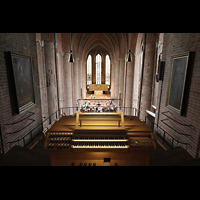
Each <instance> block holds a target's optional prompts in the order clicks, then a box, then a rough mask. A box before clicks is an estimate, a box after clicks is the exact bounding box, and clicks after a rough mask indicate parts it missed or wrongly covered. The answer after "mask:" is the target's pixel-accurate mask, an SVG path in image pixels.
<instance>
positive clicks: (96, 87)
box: [89, 84, 109, 96]
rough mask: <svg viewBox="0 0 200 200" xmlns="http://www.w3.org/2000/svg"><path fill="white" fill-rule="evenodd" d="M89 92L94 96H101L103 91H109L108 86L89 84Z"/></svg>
mask: <svg viewBox="0 0 200 200" xmlns="http://www.w3.org/2000/svg"><path fill="white" fill-rule="evenodd" d="M89 91H90V92H91V91H94V94H95V95H97V96H100V95H102V94H103V91H105V92H107V91H109V85H107V84H90V85H89Z"/></svg>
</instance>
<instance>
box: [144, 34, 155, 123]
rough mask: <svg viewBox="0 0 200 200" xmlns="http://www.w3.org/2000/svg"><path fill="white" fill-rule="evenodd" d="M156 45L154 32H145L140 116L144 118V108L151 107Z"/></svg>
mask: <svg viewBox="0 0 200 200" xmlns="http://www.w3.org/2000/svg"><path fill="white" fill-rule="evenodd" d="M155 47H156V35H155V33H147V34H146V44H145V57H144V74H143V80H142V93H141V106H140V118H141V119H143V120H145V116H146V110H147V109H148V110H150V108H151V93H152V83H153V69H154V55H155Z"/></svg>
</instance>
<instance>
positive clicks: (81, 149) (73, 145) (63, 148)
mask: <svg viewBox="0 0 200 200" xmlns="http://www.w3.org/2000/svg"><path fill="white" fill-rule="evenodd" d="M118 114H119V116H122V114H123V113H121V112H120V113H118ZM80 116H81V113H77V114H76V117H74V116H66V117H62V118H61V119H60V120H59V121H57V122H56V123H55V124H54V125H53V126H52V128H51V129H50V130H49V131H48V133H47V137H46V140H45V150H48V151H49V153H50V160H51V165H64V166H136V165H139V166H141V165H148V163H149V157H150V151H152V150H155V149H156V145H155V140H154V138H153V133H152V132H151V129H149V128H148V127H147V126H146V124H145V123H144V122H141V121H140V120H139V119H138V118H137V117H133V116H132V117H130V116H123V117H122V120H121V123H120V127H119V126H118V124H117V125H116V124H115V121H114V120H113V121H112V120H110V121H109V122H108V121H107V120H108V119H107V118H108V116H110V119H112V117H113V116H116V114H115V115H112V114H110V115H109V114H108V115H107V116H106V117H107V118H106V119H104V120H106V121H107V124H105V122H103V118H102V115H99V113H95V114H94V116H93V117H94V118H96V120H94V121H90V120H89V121H88V123H87V124H86V125H82V126H80V125H79V117H80ZM84 116H85V113H84ZM98 118H99V119H100V121H98ZM88 119H91V115H88ZM96 121H97V122H98V123H96ZM123 123H125V125H124V124H123Z"/></svg>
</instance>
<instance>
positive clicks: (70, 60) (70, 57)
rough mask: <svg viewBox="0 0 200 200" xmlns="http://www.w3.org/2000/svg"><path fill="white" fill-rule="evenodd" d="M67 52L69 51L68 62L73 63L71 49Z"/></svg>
mask: <svg viewBox="0 0 200 200" xmlns="http://www.w3.org/2000/svg"><path fill="white" fill-rule="evenodd" d="M69 53H70V55H69V62H70V63H73V62H74V58H73V53H72V50H70V51H69Z"/></svg>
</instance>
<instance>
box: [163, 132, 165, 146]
mask: <svg viewBox="0 0 200 200" xmlns="http://www.w3.org/2000/svg"><path fill="white" fill-rule="evenodd" d="M164 143H165V131H164V134H163V144H164Z"/></svg>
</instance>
